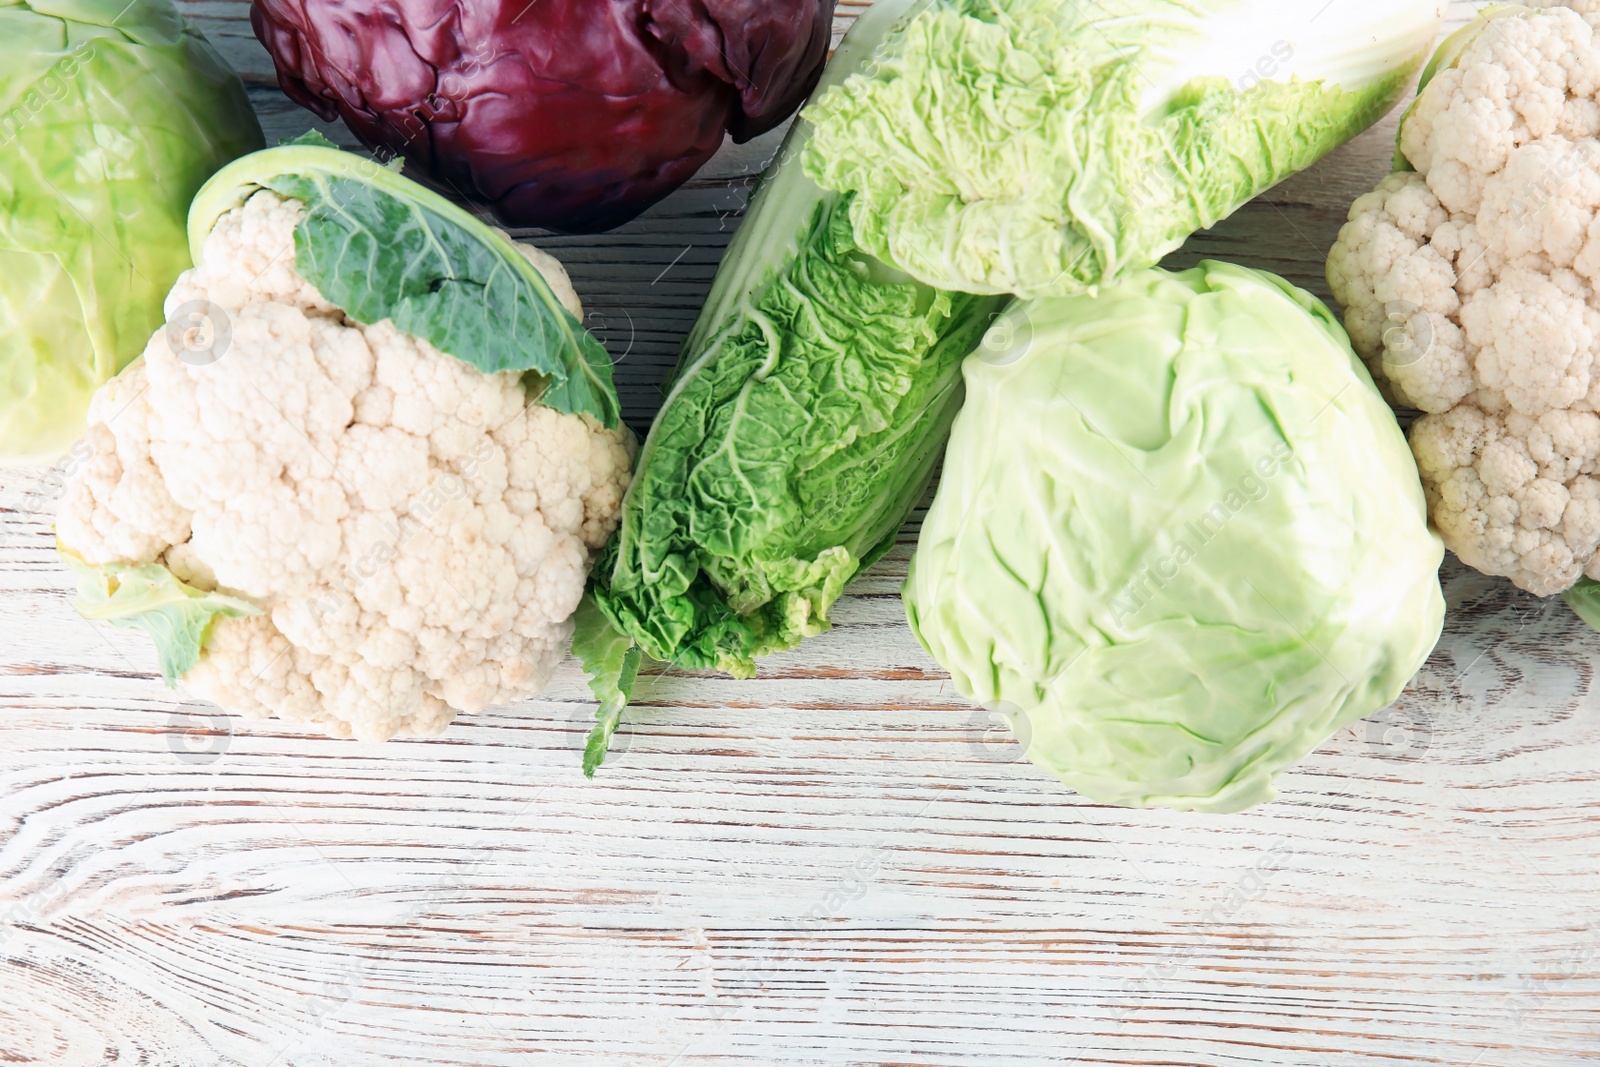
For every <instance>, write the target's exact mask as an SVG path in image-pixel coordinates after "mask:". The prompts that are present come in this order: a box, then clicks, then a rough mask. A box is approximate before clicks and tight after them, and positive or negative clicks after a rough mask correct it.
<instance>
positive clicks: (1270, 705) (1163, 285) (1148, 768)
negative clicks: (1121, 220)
mask: <svg viewBox="0 0 1600 1067" xmlns="http://www.w3.org/2000/svg"><path fill="white" fill-rule="evenodd" d="M963 374H964V377H965V379H966V388H967V401H966V406H965V407H964V408H963V409H962V411H961V413H960V415H958V416H957V418H956V422H955V428H954V431H953V436H952V438H951V441H950V448H949V451H948V453H947V455H946V458H945V466H944V475H943V480H942V483H941V485H940V487H939V491H938V495H937V498H936V500H935V502H934V504H933V507H932V510H931V512H930V513H929V515H928V518H927V522H926V523H925V525H924V526H923V529H922V533H921V541H920V544H919V547H918V549H917V553H916V557H915V560H914V562H913V564H912V568H911V573H910V577H909V578H908V579H907V581H906V587H905V602H906V608H907V612H908V614H909V616H910V619H911V625H912V627H913V629H915V631H916V632H917V635H918V636H919V638H920V639H921V640H922V643H923V644H924V645H925V646H926V647H927V649H928V651H929V652H930V653H932V654H933V656H934V657H935V658H936V659H938V661H939V662H940V663H941V664H943V665H944V666H945V667H946V668H947V669H948V670H949V671H950V674H951V676H952V677H953V679H954V681H955V685H956V687H957V688H958V689H959V690H960V691H961V692H962V693H963V694H965V695H967V696H969V697H971V698H972V699H974V700H977V701H978V702H980V703H982V704H984V705H986V706H989V707H991V708H992V709H995V710H999V711H1003V712H1009V713H1010V714H1011V716H1012V721H1013V726H1014V728H1015V729H1016V732H1017V733H1018V735H1019V737H1021V738H1022V739H1024V741H1025V743H1026V745H1027V754H1028V757H1029V759H1031V760H1032V761H1033V762H1034V763H1036V764H1038V765H1039V766H1041V767H1043V768H1045V769H1047V770H1049V771H1051V772H1053V773H1055V774H1056V775H1057V776H1059V777H1060V778H1061V779H1062V780H1063V781H1065V782H1066V783H1067V784H1068V785H1070V786H1072V787H1073V788H1074V789H1077V790H1078V791H1079V792H1081V793H1083V794H1085V795H1086V796H1089V797H1091V798H1093V799H1096V800H1100V801H1104V802H1107V803H1113V804H1124V805H1134V806H1163V807H1175V808H1184V809H1197V810H1202V811H1237V810H1240V809H1242V808H1245V807H1248V806H1249V805H1251V804H1255V803H1258V802H1260V801H1264V800H1268V799H1270V798H1271V797H1272V796H1273V795H1274V790H1273V784H1272V783H1273V777H1274V776H1275V775H1276V774H1277V773H1278V772H1279V771H1281V770H1283V769H1284V768H1286V767H1288V766H1290V765H1291V764H1293V763H1295V762H1296V761H1298V760H1300V759H1301V758H1303V757H1304V756H1305V755H1307V754H1308V753H1309V752H1311V750H1312V749H1314V748H1316V747H1317V746H1318V745H1319V744H1321V743H1322V742H1323V741H1324V740H1326V739H1327V738H1328V737H1329V736H1330V735H1332V734H1333V733H1334V732H1335V731H1337V730H1338V729H1339V728H1340V727H1342V726H1344V725H1346V724H1348V723H1350V722H1352V721H1354V720H1357V719H1360V718H1363V717H1365V716H1367V715H1370V714H1371V713H1373V712H1375V711H1377V710H1379V709H1381V708H1383V707H1385V706H1387V705H1388V704H1389V703H1390V702H1392V701H1393V700H1394V699H1395V697H1396V696H1397V695H1398V694H1399V693H1400V691H1401V689H1402V688H1403V687H1404V686H1405V685H1406V683H1407V682H1408V681H1409V680H1410V679H1411V677H1412V676H1413V675H1414V674H1415V673H1416V671H1417V669H1418V668H1419V667H1420V666H1421V665H1422V663H1423V661H1424V660H1425V659H1426V658H1427V656H1428V654H1429V652H1430V651H1431V650H1432V649H1433V646H1434V644H1435V642H1436V641H1437V640H1438V637H1439V631H1440V627H1441V625H1442V623H1443V618H1444V600H1443V597H1442V595H1441V593H1440V589H1439V579H1438V570H1439V564H1440V562H1441V560H1442V559H1443V554H1444V549H1443V545H1442V543H1441V542H1440V539H1439V537H1438V536H1437V535H1435V534H1434V533H1433V532H1432V531H1430V529H1429V527H1428V523H1427V509H1426V504H1425V501H1424V499H1423V494H1422V486H1421V483H1420V481H1419V479H1418V475H1417V468H1416V466H1415V464H1414V462H1413V461H1412V458H1411V451H1410V449H1409V448H1407V447H1406V441H1405V438H1404V436H1403V435H1402V434H1401V432H1400V428H1399V426H1398V425H1397V424H1396V423H1395V419H1394V416H1393V415H1392V414H1391V413H1390V411H1389V408H1388V406H1387V405H1385V404H1384V402H1383V400H1382V398H1381V397H1380V396H1379V395H1378V393H1377V391H1376V390H1375V389H1374V388H1373V385H1372V381H1371V380H1370V379H1369V378H1368V376H1367V372H1366V370H1365V369H1364V368H1363V367H1362V365H1361V363H1360V361H1359V360H1358V359H1357V358H1356V357H1355V355H1354V353H1353V352H1352V351H1351V348H1350V344H1349V341H1348V339H1347V338H1346V336H1345V334H1344V331H1343V330H1342V329H1340V327H1339V325H1338V323H1337V322H1336V320H1335V319H1334V316H1333V315H1332V313H1331V312H1329V310H1328V309H1327V308H1326V307H1325V306H1323V305H1322V303H1320V302H1319V301H1318V300H1316V298H1314V297H1312V296H1311V295H1310V294H1309V293H1306V292H1303V291H1301V290H1299V289H1296V288H1294V287H1293V286H1291V285H1289V284H1288V283H1286V282H1284V281H1282V280H1281V279H1278V278H1276V277H1274V276H1272V275H1270V274H1265V273H1262V272H1258V271H1253V270H1248V269H1246V268H1243V267H1237V266H1232V265H1229V264H1224V263H1215V262H1208V263H1203V264H1201V265H1200V266H1198V267H1196V268H1194V269H1192V270H1188V271H1185V272H1183V273H1181V274H1169V273H1166V272H1163V271H1157V270H1152V271H1146V272H1144V273H1142V274H1138V275H1135V276H1133V277H1132V278H1130V279H1129V280H1128V281H1126V282H1124V283H1123V284H1122V285H1119V286H1116V287H1113V288H1111V289H1108V290H1104V291H1103V292H1102V293H1101V294H1100V295H1099V296H1098V297H1091V296H1086V295H1085V296H1073V297H1064V298H1051V299H1045V300H1038V301H1032V302H1019V303H1017V304H1014V305H1012V307H1011V308H1010V309H1009V310H1008V311H1007V312H1006V313H1005V314H1004V315H1003V316H1002V317H1001V318H1000V320H998V321H997V323H996V325H995V327H994V328H993V329H992V330H991V332H990V334H989V336H988V338H987V339H986V343H985V344H984V345H983V346H982V347H980V348H979V350H978V351H977V353H976V354H974V355H972V356H970V357H968V359H967V361H966V363H965V364H964V366H963Z"/></svg>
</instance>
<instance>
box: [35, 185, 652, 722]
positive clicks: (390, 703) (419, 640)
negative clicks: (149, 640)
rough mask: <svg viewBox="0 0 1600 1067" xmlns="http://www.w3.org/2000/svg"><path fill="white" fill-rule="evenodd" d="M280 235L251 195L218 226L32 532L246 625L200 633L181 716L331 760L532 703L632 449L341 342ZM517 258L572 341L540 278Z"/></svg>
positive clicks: (602, 432) (504, 378) (285, 210)
mask: <svg viewBox="0 0 1600 1067" xmlns="http://www.w3.org/2000/svg"><path fill="white" fill-rule="evenodd" d="M303 214H304V208H303V206H302V205H300V204H299V203H298V202H297V201H294V200H286V199H280V198H279V197H278V196H276V195H275V194H273V193H271V192H268V191H262V192H258V193H256V194H255V195H253V196H252V197H251V198H250V199H249V200H248V201H246V202H245V204H244V205H243V206H242V207H240V208H238V209H235V210H233V211H230V212H228V213H227V214H226V215H224V216H223V217H222V218H221V219H220V220H219V221H218V222H217V225H216V226H215V227H214V228H213V230H212V232H211V234H210V236H209V237H208V238H207V241H206V247H205V256H204V262H203V264H202V265H201V266H200V267H197V268H195V269H194V270H191V271H189V272H187V273H185V274H184V275H183V276H182V277H181V278H179V280H178V282H177V284H176V285H175V286H174V288H173V290H172V293H171V294H170V295H169V297H168V300H167V313H168V316H169V318H171V319H172V320H173V321H174V322H176V323H178V328H180V329H182V328H185V327H186V326H188V327H192V330H191V331H190V333H186V334H184V335H183V336H182V338H180V339H179V341H178V343H174V340H173V337H172V336H171V335H172V334H173V331H174V328H173V327H172V326H170V325H169V327H168V329H166V330H163V331H162V332H161V333H158V334H156V336H155V337H153V338H151V340H150V343H149V345H148V346H147V347H146V349H145V352H144V356H143V359H142V360H141V361H140V362H139V363H136V364H135V365H134V366H133V367H131V368H129V370H128V371H127V372H125V373H123V374H122V375H120V376H118V377H117V378H115V379H113V380H112V381H111V382H109V383H108V384H107V385H106V386H104V387H103V388H102V389H101V390H100V392H99V393H98V394H97V395H96V397H95V399H94V402H93V405H92V407H91V411H90V427H89V435H90V440H91V443H92V444H93V445H94V449H95V451H94V457H93V459H92V460H91V461H90V462H89V463H88V464H87V465H86V467H85V469H84V471H83V472H82V473H81V474H80V475H79V476H78V477H77V478H75V479H74V480H73V481H72V482H71V483H70V484H69V486H68V489H67V492H66V495H65V497H64V499H63V503H62V507H61V512H60V515H59V517H58V520H57V531H58V534H59V536H60V538H61V540H62V542H63V544H65V545H67V546H69V547H70V548H72V549H73V550H74V551H76V552H77V553H79V554H80V555H81V556H83V558H84V559H85V560H86V561H88V562H90V563H111V562H118V561H125V562H138V563H148V562H158V561H159V562H162V563H164V564H165V565H166V566H167V567H168V568H169V569H171V570H172V571H173V573H174V574H176V575H177V576H178V577H179V578H180V579H182V580H184V581H186V582H188V583H189V584H191V585H194V586H196V587H197V588H201V589H205V590H220V591H222V592H225V593H228V594H230V595H234V596H240V597H244V598H246V599H248V600H250V601H251V602H253V603H255V604H256V605H258V606H259V607H261V608H263V614H261V615H258V616H252V617H242V618H219V619H217V620H216V622H215V623H214V624H213V628H212V631H211V636H210V640H209V642H208V644H207V646H206V654H205V655H204V656H202V657H201V658H200V660H199V662H198V664H197V665H196V666H195V667H194V669H193V670H191V671H190V672H189V673H188V674H187V675H186V676H185V678H184V679H183V681H184V684H185V686H186V687H187V688H189V689H190V690H191V691H192V692H194V693H195V694H196V695H198V696H200V697H202V698H205V699H209V700H212V701H214V702H215V703H217V704H219V705H221V706H222V707H223V708H226V709H228V710H230V711H235V712H238V713H241V714H245V715H250V716H254V717H262V716H266V715H276V716H278V717H279V718H282V719H284V720H286V721H288V722H294V723H303V724H308V725H315V726H317V727H319V728H321V729H323V730H325V731H327V732H328V733H329V734H331V735H333V736H336V737H351V736H354V737H359V738H363V739H368V740H374V739H385V738H388V737H392V736H395V735H429V734H437V733H438V732H440V731H441V730H443V729H444V728H445V726H447V725H448V724H449V722H450V720H451V718H452V717H453V715H454V714H455V713H456V712H457V711H468V712H472V711H478V710H480V709H482V708H483V707H485V706H487V705H490V704H497V703H505V702H508V701H513V700H518V699H521V698H524V697H527V696H530V695H532V694H534V693H537V692H538V691H539V690H540V689H542V688H543V687H544V685H545V683H546V682H547V681H548V680H549V677H550V674H551V672H552V671H553V670H554V669H555V666H556V664H557V663H558V662H559V661H560V659H561V657H562V655H563V654H564V652H565V649H566V645H567V642H568V640H569V638H570V636H571V622H570V619H571V616H572V613H573V611H574V610H575V609H576V608H577V605H578V601H579V599H580V597H581V596H582V593H583V587H584V583H585V581H586V579H587V575H588V569H589V566H590V565H591V564H592V562H593V560H594V557H595V555H596V554H597V553H598V551H599V549H600V548H601V547H602V546H603V545H604V543H605V541H606V538H608V537H609V536H610V534H611V532H612V531H613V530H614V529H615V528H616V524H617V521H618V518H619V516H620V511H621V501H622V495H623V493H624V492H625V491H626V489H627V486H628V480H629V477H630V470H631V467H632V459H633V450H634V442H633V440H632V437H631V436H630V435H629V434H628V433H627V431H626V430H617V431H612V430H607V429H605V428H604V427H602V426H601V425H600V424H599V423H598V422H596V421H594V420H593V419H591V418H589V417H587V416H578V415H567V414H563V413H561V412H558V411H555V410H553V409H550V408H547V407H544V406H542V405H540V404H537V403H534V404H529V403H528V402H527V400H526V398H525V396H524V393H523V389H522V385H521V382H520V375H519V374H517V373H516V372H506V373H501V374H492V375H490V374H484V373H482V372H480V371H478V370H477V369H475V368H473V367H472V366H470V365H469V364H467V363H465V362H463V361H461V360H458V359H456V358H454V357H452V356H448V355H445V354H443V353H441V352H439V351H438V350H437V349H435V348H434V347H433V346H432V345H430V344H428V343H427V342H426V341H423V340H420V339H418V338H415V337H411V336H408V335H406V334H404V333H402V332H401V331H399V330H397V329H396V328H395V327H394V325H393V324H392V323H390V322H387V321H385V322H380V323H377V324H375V325H373V326H361V325H359V324H357V323H355V322H353V321H351V320H350V319H348V318H347V317H346V316H345V315H344V314H343V313H342V312H341V311H339V309H337V308H336V307H334V306H333V305H331V304H330V303H328V301H327V300H325V299H324V298H323V297H322V295H321V294H320V293H318V292H317V290H316V288H315V287H314V286H313V285H312V284H311V283H310V282H308V281H307V280H306V279H305V278H304V277H302V276H301V275H300V273H299V272H298V270H296V269H295V260H294V244H293V240H294V238H293V235H294V229H295V227H296V226H297V225H298V224H299V221H300V219H301V218H302V217H303ZM518 247H519V248H521V246H518ZM522 250H523V252H524V254H525V255H527V256H528V258H529V260H530V261H531V262H533V263H534V265H535V266H536V267H538V269H539V270H540V272H541V273H542V274H543V275H544V277H545V278H546V279H547V280H548V281H549V283H550V286H551V289H552V290H553V291H554V292H555V293H556V294H557V296H558V298H559V299H561V301H562V303H563V305H564V306H565V307H566V308H567V309H568V310H569V311H571V312H572V313H573V315H574V316H575V317H579V318H581V317H582V314H583V309H582V307H581V305H579V304H578V303H577V298H576V294H575V293H573V291H572V286H571V283H570V282H569V281H568V280H567V277H566V274H565V272H564V271H562V270H561V268H560V265H559V264H558V263H557V262H556V261H555V260H554V259H553V258H551V257H549V256H546V255H544V254H543V253H537V252H535V251H534V250H531V249H525V248H524V249H522Z"/></svg>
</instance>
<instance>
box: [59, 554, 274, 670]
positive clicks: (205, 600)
mask: <svg viewBox="0 0 1600 1067" xmlns="http://www.w3.org/2000/svg"><path fill="white" fill-rule="evenodd" d="M59 552H60V555H61V559H62V562H64V563H65V564H66V565H67V567H68V568H69V569H70V570H71V571H72V572H73V574H75V575H76V576H77V580H78V599H77V601H76V602H75V603H74V605H73V606H74V607H76V608H77V609H78V614H79V615H82V616H83V617H84V618H86V619H95V620H99V621H101V622H109V623H110V624H111V625H113V626H120V627H123V628H124V629H130V630H140V631H143V632H144V633H145V634H148V635H149V637H150V639H151V640H152V641H153V642H155V646H156V656H157V658H158V659H159V660H160V661H161V676H162V677H163V678H165V679H166V681H167V685H169V686H172V685H176V684H177V682H178V679H179V678H181V677H183V676H184V675H185V674H187V673H189V671H190V670H191V669H192V668H193V667H194V665H195V664H196V663H198V662H199V661H200V653H201V652H202V651H204V650H205V645H206V641H207V640H208V639H209V638H210V636H211V627H212V625H213V624H214V623H215V622H216V621H217V619H219V618H222V617H224V616H226V617H229V618H236V617H238V616H241V615H260V614H261V609H260V608H258V607H256V606H255V605H254V604H252V603H250V602H249V601H247V600H241V599H239V598H238V597H231V596H226V595H224V594H222V593H208V592H206V591H205V590H203V589H196V588H195V587H194V586H192V585H188V584H187V583H185V582H183V581H180V580H179V578H178V576H177V575H175V574H173V573H172V572H171V571H170V570H168V569H167V568H166V567H163V566H162V565H161V564H159V563H139V564H135V563H108V564H104V565H101V566H93V565H90V564H88V563H85V562H84V561H83V559H82V557H80V556H78V555H77V554H76V553H74V552H70V551H68V550H66V549H64V548H63V549H60V550H59Z"/></svg>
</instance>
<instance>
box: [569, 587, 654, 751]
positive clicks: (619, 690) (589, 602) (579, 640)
mask: <svg viewBox="0 0 1600 1067" xmlns="http://www.w3.org/2000/svg"><path fill="white" fill-rule="evenodd" d="M573 622H574V624H575V629H574V630H573V634H572V654H573V655H574V656H577V657H578V660H579V662H581V663H582V664H583V669H584V670H585V671H587V672H588V674H589V689H590V691H591V692H593V693H594V696H595V699H596V700H598V701H599V702H600V706H599V707H598V708H596V709H595V713H594V717H595V724H594V728H593V729H592V730H590V731H589V738H588V740H587V741H586V742H585V743H584V747H583V773H584V776H585V777H588V778H593V777H594V772H595V771H596V770H597V769H598V768H599V766H600V765H601V764H602V763H604V762H605V761H606V750H607V749H609V748H610V747H611V738H612V735H614V734H615V733H616V732H617V726H618V724H619V723H621V722H622V712H623V709H625V708H626V707H627V706H628V701H629V700H630V699H632V697H633V684H634V682H635V681H636V680H637V679H638V677H639V664H640V663H641V662H642V661H643V659H644V652H643V650H642V649H640V648H639V646H638V645H637V644H635V643H634V641H633V639H632V638H631V637H628V636H627V635H626V634H624V633H622V632H620V631H619V630H617V629H616V627H614V626H612V625H611V622H610V621H609V620H608V619H607V618H606V617H605V615H603V614H602V613H601V611H600V609H599V607H598V606H597V605H596V604H595V602H594V598H593V597H591V596H585V597H584V598H583V602H582V603H581V604H579V605H578V611H577V614H575V615H574V616H573Z"/></svg>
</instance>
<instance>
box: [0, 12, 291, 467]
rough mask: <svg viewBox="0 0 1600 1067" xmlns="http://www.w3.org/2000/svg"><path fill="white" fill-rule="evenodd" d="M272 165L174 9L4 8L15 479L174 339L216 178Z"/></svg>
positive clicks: (4, 370)
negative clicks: (151, 344)
mask: <svg viewBox="0 0 1600 1067" xmlns="http://www.w3.org/2000/svg"><path fill="white" fill-rule="evenodd" d="M259 147H261V130H260V127H259V126H258V125H257V123H256V119H255V114H254V113H253V112H252V110H251V108H250V105H249V103H248V101H247V100H246V98H245V92H244V86H243V85H242V84H241V83H240V81H239V79H238V77H237V76H236V75H235V74H234V73H233V72H232V71H231V70H229V69H228V67H227V66H226V64H224V63H223V61H222V59H221V57H219V56H218V55H217V53H216V52H215V51H213V50H212V48H211V46H210V45H209V44H207V43H206V40H205V38H203V37H202V36H201V35H200V34H199V33H198V32H197V31H195V30H194V29H193V28H192V27H190V26H189V25H188V24H187V23H186V22H185V21H184V20H183V18H182V17H181V16H180V15H179V14H178V11H177V9H176V8H175V7H174V6H173V5H172V3H171V2H170V0H139V2H138V3H131V4H130V3H128V2H127V0H8V2H0V462H6V463H41V462H47V461H49V460H51V459H53V458H55V457H56V456H58V455H60V454H61V453H62V452H64V451H65V450H66V449H67V448H68V446H70V445H71V444H72V442H73V441H74V440H75V439H76V438H77V437H78V436H79V435H80V434H82V432H83V427H84V419H85V415H86V413H87V411H88V405H89V397H90V394H92V393H93V391H94V389H95V388H96V387H97V386H98V385H99V384H100V383H101V382H104V381H106V380H107V379H109V378H110V377H111V376H112V375H114V374H116V373H117V372H118V371H119V370H121V369H122V368H123V367H125V366H126V365H127V364H128V363H131V362H132V361H133V360H134V359H135V358H136V357H137V356H138V355H139V353H140V352H141V351H142V350H143V348H144V345H145V342H146V341H148V340H149V338H150V335H151V334H152V333H154V332H155V330H156V329H157V328H158V327H159V326H160V325H161V321H162V310H161V304H162V299H163V298H164V297H165V296H166V293H167V290H168V289H169V288H171V286H172V283H173V281H174V280H175V279H176V278H177V276H178V274H179V273H180V272H182V271H183V270H184V269H186V268H187V267H188V266H189V265H190V262H189V247H188V242H187V240H186V239H185V236H184V219H185V216H186V215H187V213H188V208H189V201H190V198H192V197H193V196H194V194H195V191H196V190H197V189H199V188H200V186H201V184H202V183H203V182H204V181H205V180H206V179H207V178H209V177H210V176H211V174H212V173H213V172H214V171H215V170H217V168H219V167H221V166H222V165H223V164H225V163H227V162H228V161H229V160H231V159H233V158H235V157H236V156H239V155H242V154H243V153H245V152H249V151H251V150H252V149H256V148H259Z"/></svg>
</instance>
